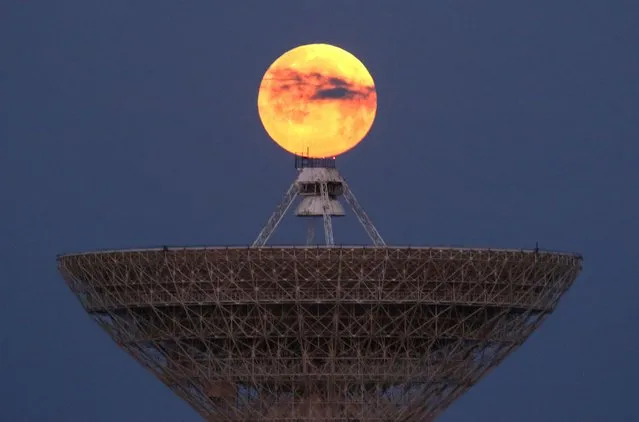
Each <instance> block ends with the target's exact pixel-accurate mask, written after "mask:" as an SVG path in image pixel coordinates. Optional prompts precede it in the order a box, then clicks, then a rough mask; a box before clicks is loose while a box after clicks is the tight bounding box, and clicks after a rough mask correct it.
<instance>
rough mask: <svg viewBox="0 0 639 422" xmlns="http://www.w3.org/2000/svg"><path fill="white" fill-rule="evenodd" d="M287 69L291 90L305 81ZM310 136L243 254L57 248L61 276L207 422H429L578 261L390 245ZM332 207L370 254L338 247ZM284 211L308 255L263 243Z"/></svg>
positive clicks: (509, 341)
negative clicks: (359, 233)
mask: <svg viewBox="0 0 639 422" xmlns="http://www.w3.org/2000/svg"><path fill="white" fill-rule="evenodd" d="M307 48H310V49H312V48H313V47H312V46H310V47H307ZM322 48H323V47H322ZM322 48H319V49H316V50H314V51H311V52H310V53H309V56H312V54H311V53H313V54H320V53H322ZM318 51H319V53H318ZM333 57H334V56H333ZM292 62H295V61H294V60H293V61H292ZM294 70H295V72H297V73H298V74H297V75H296V74H294V73H295V72H291V74H292V75H293V76H294V78H293V79H294V80H296V81H298V82H300V83H303V82H304V77H306V76H308V75H311V73H318V72H316V71H313V72H310V73H307V74H305V73H304V71H303V69H302V70H299V69H294ZM320 70H321V69H320ZM320 73H321V72H320ZM267 74H268V72H267ZM305 75H306V76H305ZM289 76H290V75H289ZM311 76H313V75H311ZM319 76H322V75H321V74H320V75H319ZM313 77H314V76H313ZM295 78H297V79H295ZM331 78H334V75H329V77H328V78H325V79H326V80H329V79H331ZM318 79H321V78H319V77H318ZM333 82H334V83H335V84H336V85H339V86H338V88H339V87H347V88H348V89H353V90H355V89H356V88H357V86H359V85H358V84H357V83H355V82H353V81H351V80H348V79H347V78H342V79H341V82H340V79H339V78H337V79H336V80H333ZM371 82H372V79H371ZM360 85H361V84H360ZM369 88H370V87H369ZM304 89H306V88H304ZM318 89H320V88H318ZM321 89H330V88H321ZM284 91H286V92H290V91H291V90H290V89H289V90H284ZM363 91H365V90H363ZM368 92H369V94H370V92H371V91H370V90H369V91H368ZM349 98H350V99H352V98H354V97H353V96H351V97H349ZM269 101H274V103H276V102H277V101H276V100H272V99H271V100H269ZM278 101H284V100H278ZM331 101H338V100H335V98H333V99H331ZM366 101H370V97H369V98H368V99H367V100H366ZM375 101H376V97H375ZM328 103H329V101H327V102H326V104H328ZM375 104H376V103H375ZM280 105H281V103H280ZM317 107H320V109H321V107H325V110H328V111H321V112H320V117H319V118H318V117H317V116H315V117H314V116H313V110H312V108H313V107H308V108H307V109H306V112H308V113H309V116H310V117H308V118H310V119H311V120H310V122H311V123H312V122H313V121H318V120H321V118H322V116H323V115H324V116H330V115H331V114H330V113H333V114H332V116H336V115H340V113H342V114H344V115H348V111H349V110H350V108H349V107H350V106H345V107H343V108H342V109H341V110H342V111H340V113H337V114H335V113H334V112H333V111H330V110H331V107H332V106H331V105H330V104H329V105H324V106H322V105H319V106H317ZM309 110H310V111H309ZM344 110H345V111H344ZM322 113H325V114H322ZM365 115H368V116H370V110H369V112H368V114H365ZM269 118H270V119H276V118H277V116H273V115H271V116H270V117H269ZM270 123H273V126H272V127H271V131H270V132H269V133H270V134H271V136H273V133H278V132H277V130H278V129H277V127H278V125H280V123H278V122H277V121H275V120H271V121H270ZM369 123H372V121H370V122H369ZM267 124H269V123H265V127H266V126H267ZM304 124H306V123H304ZM304 124H302V126H304ZM362 127H363V126H360V129H361V128H362ZM273 128H276V129H273ZM280 128H281V127H280ZM368 128H370V124H369V125H368ZM368 128H366V130H365V131H364V130H362V132H366V131H368ZM315 129H316V128H314V127H312V125H310V126H307V127H306V128H305V127H301V128H300V127H298V128H297V129H294V130H293V131H291V132H288V133H289V134H290V133H295V130H297V131H298V132H297V133H300V134H302V135H309V133H310V134H311V135H312V136H310V135H309V136H306V137H300V138H299V139H302V142H306V141H305V140H304V139H312V140H313V142H315V144H312V145H311V143H309V144H308V145H306V146H307V147H308V148H307V152H310V153H307V154H306V156H296V157H295V163H296V169H297V178H296V179H295V181H294V182H293V183H292V184H291V186H290V188H289V189H288V190H287V191H286V193H285V195H284V198H283V199H282V201H281V202H280V204H279V206H278V207H277V208H276V210H275V212H274V213H273V214H272V216H271V218H270V219H268V221H267V223H266V225H265V226H264V228H263V229H262V231H261V232H260V233H259V235H258V236H257V238H256V240H255V241H254V243H253V244H252V245H251V246H247V247H209V248H158V249H138V250H114V251H103V252H91V253H78V254H70V255H62V256H59V257H58V266H59V270H60V272H61V274H62V275H63V277H64V278H65V280H66V281H67V283H68V285H69V287H70V288H71V290H72V291H73V292H74V293H75V294H76V295H77V296H78V298H79V300H80V302H81V303H82V305H83V306H84V308H85V309H86V311H87V312H88V313H89V314H90V315H91V316H92V317H93V318H94V319H95V320H96V321H97V322H98V324H99V325H100V326H101V327H102V328H104V329H105V330H106V331H107V332H108V333H109V335H110V336H111V337H112V338H113V340H114V341H115V342H116V343H117V344H118V345H119V346H120V347H122V348H123V349H124V350H126V351H127V352H128V353H129V354H131V355H132V356H133V357H134V358H135V359H136V360H138V361H139V362H140V363H141V364H142V365H143V366H144V367H145V368H147V369H148V370H150V371H151V372H152V373H153V374H155V376H156V377H157V378H158V379H160V380H161V381H162V382H163V383H164V384H166V385H167V386H168V387H169V388H170V389H171V390H173V391H174V392H175V393H176V394H178V395H179V396H180V397H182V398H183V399H184V400H186V401H187V402H188V403H189V404H190V405H191V406H192V407H193V408H194V409H195V410H196V411H197V412H198V413H199V414H200V415H201V416H202V417H203V418H204V419H205V420H207V421H282V422H283V421H343V422H346V421H350V422H353V421H359V422H363V421H376V422H382V421H384V422H386V421H415V422H422V421H432V420H434V419H435V418H436V417H437V416H438V415H439V414H440V413H441V412H442V411H444V410H445V409H446V407H447V406H449V405H450V404H451V403H452V402H453V401H454V400H455V399H456V398H458V397H459V396H460V395H461V394H463V393H464V392H465V391H467V390H468V389H469V388H470V387H471V386H473V385H474V384H475V383H477V382H478V381H479V379H480V378H481V377H482V376H483V375H484V374H486V372H487V371H489V370H490V369H492V368H493V367H495V366H496V365H497V364H499V363H500V362H501V361H502V360H503V359H504V358H505V357H506V356H507V355H508V354H509V353H511V352H512V351H513V350H515V349H516V348H517V347H519V346H520V345H521V344H522V343H523V342H524V341H525V340H526V339H527V338H528V336H530V334H531V333H532V332H533V331H534V330H535V329H536V328H537V327H538V326H539V325H540V324H541V323H542V321H543V320H544V319H545V318H546V317H547V316H548V315H550V314H551V313H552V311H553V310H554V309H555V307H556V306H557V303H558V301H559V299H560V297H561V296H562V294H563V293H564V292H566V290H567V289H568V288H569V287H570V286H571V285H572V283H573V282H574V280H575V279H576V277H577V275H578V273H579V272H580V270H581V263H582V259H581V257H580V256H579V255H576V254H565V253H554V252H547V251H539V250H532V251H524V250H495V249H469V248H437V247H403V246H387V245H386V244H385V242H384V240H383V238H382V236H381V235H380V233H379V232H378V230H377V229H376V228H375V226H374V225H373V222H372V221H371V219H370V218H369V217H368V216H367V214H366V213H365V212H364V210H363V209H362V207H361V206H360V205H359V204H358V202H357V200H356V199H355V195H354V194H353V191H352V190H351V188H350V186H349V185H348V184H347V183H346V181H345V180H344V179H343V178H342V176H341V174H340V173H339V171H338V170H337V168H336V166H335V163H336V161H335V160H334V159H332V158H331V157H325V156H312V152H313V151H318V150H321V148H326V147H325V146H324V147H322V146H321V145H320V144H319V143H320V142H323V141H322V138H321V136H322V134H321V133H320V132H313V131H314V130H315ZM267 131H268V130H267ZM364 135H365V133H363V134H362V135H361V136H362V137H363V136H364ZM356 138H357V137H353V138H351V139H350V140H349V143H347V144H346V145H344V146H343V148H345V149H350V148H352V147H353V146H354V145H355V144H357V142H359V141H360V140H361V139H356ZM275 140H276V141H277V139H275ZM285 142H287V144H286V145H287V146H288V148H291V149H293V148H298V147H299V145H296V144H295V142H297V141H296V140H295V138H294V137H291V138H288V139H286V140H285ZM334 147H335V146H334V145H331V146H330V148H334ZM338 149H339V148H338ZM331 153H335V152H334V151H331ZM335 154H336V153H335ZM316 155H324V153H318V154H316ZM343 202H344V203H345V204H346V205H347V206H348V207H350V209H351V210H352V214H353V215H354V216H355V217H356V219H357V220H358V221H359V223H360V224H361V226H362V227H363V230H364V232H365V233H367V235H368V237H369V238H370V243H371V244H370V245H368V246H336V245H335V241H334V234H333V228H332V219H333V218H334V217H338V216H344V215H345V214H346V210H345V207H344V204H343ZM296 203H297V205H296V207H295V211H294V214H295V215H296V216H298V217H303V218H306V219H310V220H311V221H313V220H321V221H322V222H323V228H324V239H323V244H322V245H317V244H315V243H314V242H315V240H314V239H315V236H314V233H313V232H312V231H309V232H308V234H307V236H306V238H307V242H306V245H299V246H268V245H267V242H268V240H269V238H270V237H271V235H272V233H273V232H274V231H275V230H276V229H277V227H278V224H279V222H280V221H281V219H282V217H283V216H284V215H285V214H286V213H287V212H288V210H289V209H291V207H292V206H293V205H294V204H296ZM309 227H312V226H309Z"/></svg>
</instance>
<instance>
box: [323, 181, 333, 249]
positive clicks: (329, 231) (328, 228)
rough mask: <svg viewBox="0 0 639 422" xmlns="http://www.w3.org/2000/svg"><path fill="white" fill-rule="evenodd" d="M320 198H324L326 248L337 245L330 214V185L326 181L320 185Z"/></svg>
mask: <svg viewBox="0 0 639 422" xmlns="http://www.w3.org/2000/svg"><path fill="white" fill-rule="evenodd" d="M320 196H321V198H322V212H323V217H324V239H325V240H326V246H333V245H334V244H335V240H334V239H333V222H332V221H331V215H330V214H329V209H330V205H329V200H330V199H329V197H328V183H326V182H325V181H322V182H321V183H320Z"/></svg>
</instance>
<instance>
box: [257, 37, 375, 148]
mask: <svg viewBox="0 0 639 422" xmlns="http://www.w3.org/2000/svg"><path fill="white" fill-rule="evenodd" d="M257 109H258V113H259V115H260V120H261V121H262V124H263V125H264V129H265V130H266V132H267V133H268V134H269V136H270V137H271V138H272V139H273V140H274V141H275V142H276V143H277V144H278V145H279V146H281V147H282V148H284V149H285V150H286V151H288V152H290V153H293V154H297V155H303V156H306V157H313V158H326V157H333V156H336V155H338V154H342V153H344V152H346V151H348V150H350V149H352V148H353V147H355V145H357V144H358V143H359V142H360V141H361V140H362V139H364V137H365V136H366V134H367V133H368V131H369V130H370V128H371V126H372V125H373V121H374V120H375V114H376V112H377V92H376V91H375V83H374V82H373V77H372V76H371V74H370V73H369V72H368V70H367V69H366V67H365V66H364V64H363V63H362V62H360V61H359V60H358V59H357V57H355V56H353V55H352V54H351V53H349V52H348V51H345V50H342V49H341V48H338V47H335V46H332V45H328V44H308V45H302V46H299V47H296V48H294V49H292V50H289V51H288V52H286V53H284V54H283V55H281V56H280V57H279V58H277V60H275V61H274V62H273V64H271V66H270V67H269V68H268V70H267V71H266V73H265V74H264V77H263V78H262V83H261V84H260V89H259V94H258V96H257Z"/></svg>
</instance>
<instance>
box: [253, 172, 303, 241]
mask: <svg viewBox="0 0 639 422" xmlns="http://www.w3.org/2000/svg"><path fill="white" fill-rule="evenodd" d="M297 193H298V189H297V181H295V182H293V183H292V184H291V186H290V187H289V188H288V190H287V191H286V193H285V194H284V197H283V198H282V200H281V201H280V203H279V205H278V206H277V209H276V210H275V212H273V214H272V215H271V218H269V219H268V222H267V223H266V225H265V226H264V228H263V229H262V231H261V232H260V234H259V235H258V236H257V239H255V242H253V245H252V247H254V248H257V247H260V246H264V245H265V244H266V242H267V241H268V239H269V238H270V237H271V235H272V234H273V232H275V229H277V226H278V225H279V224H280V222H281V221H282V218H284V215H285V214H286V211H288V209H289V208H290V207H291V204H293V201H295V198H296V197H297Z"/></svg>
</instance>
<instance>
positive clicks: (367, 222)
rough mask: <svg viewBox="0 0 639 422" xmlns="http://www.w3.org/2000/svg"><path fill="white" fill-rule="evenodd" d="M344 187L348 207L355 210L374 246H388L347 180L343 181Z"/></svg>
mask: <svg viewBox="0 0 639 422" xmlns="http://www.w3.org/2000/svg"><path fill="white" fill-rule="evenodd" d="M342 187H343V190H344V193H343V195H344V199H346V202H348V205H350V207H351V208H352V209H353V212H354V213H355V216H356V217H357V219H358V220H359V223H360V224H361V225H362V227H364V230H366V234H368V237H370V239H371V240H372V241H373V245H375V246H386V243H385V242H384V239H382V236H381V235H380V234H379V232H378V231H377V229H376V228H375V225H373V222H372V221H371V219H370V217H369V216H368V214H366V212H365V211H364V209H363V208H362V207H361V206H360V205H359V202H357V199H356V198H355V195H354V194H353V191H352V190H351V188H350V187H349V186H348V185H347V184H346V181H345V180H342Z"/></svg>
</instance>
